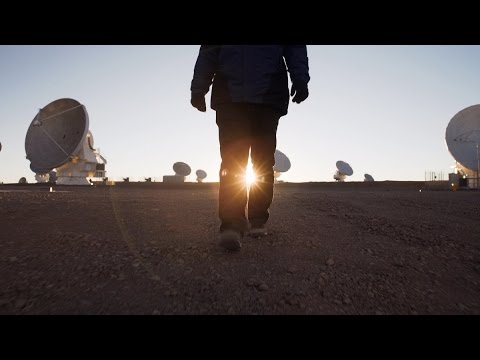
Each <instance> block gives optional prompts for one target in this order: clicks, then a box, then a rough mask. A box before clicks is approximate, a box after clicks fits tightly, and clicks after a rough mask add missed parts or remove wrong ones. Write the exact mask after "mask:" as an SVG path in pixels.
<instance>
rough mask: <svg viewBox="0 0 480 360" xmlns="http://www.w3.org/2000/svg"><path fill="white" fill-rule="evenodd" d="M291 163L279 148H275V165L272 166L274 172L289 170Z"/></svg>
mask: <svg viewBox="0 0 480 360" xmlns="http://www.w3.org/2000/svg"><path fill="white" fill-rule="evenodd" d="M291 166H292V164H291V163H290V159H289V158H288V157H287V155H285V154H284V153H283V152H281V151H280V150H278V149H277V150H275V166H274V167H273V171H274V172H281V173H284V172H287V171H288V170H290V167H291Z"/></svg>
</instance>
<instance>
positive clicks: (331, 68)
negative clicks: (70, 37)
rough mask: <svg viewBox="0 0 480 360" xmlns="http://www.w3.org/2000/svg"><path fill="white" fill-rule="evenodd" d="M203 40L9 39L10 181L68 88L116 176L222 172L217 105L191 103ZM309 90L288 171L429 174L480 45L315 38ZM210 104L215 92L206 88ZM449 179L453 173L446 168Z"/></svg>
mask: <svg viewBox="0 0 480 360" xmlns="http://www.w3.org/2000/svg"><path fill="white" fill-rule="evenodd" d="M198 50H199V45H149V46H144V45H142V46H140V45H133V46H117V45H115V46H113V45H95V46H83V45H82V46H80V45H69V46H44V45H36V46H29V45H20V46H5V45H0V104H1V106H0V142H1V144H2V150H1V152H0V182H3V183H16V182H18V180H19V179H20V177H26V178H27V180H28V181H29V182H35V180H34V175H35V174H34V173H33V172H32V171H31V170H30V168H29V165H30V163H29V161H28V160H27V159H26V158H25V135H26V132H27V129H28V127H29V125H30V123H31V121H32V120H33V118H34V117H35V115H36V113H37V112H38V110H39V108H43V107H45V106H46V105H47V104H49V103H50V102H52V101H54V100H56V99H59V98H73V99H75V100H77V101H79V102H80V103H82V104H83V105H85V107H86V109H87V112H88V115H89V120H90V131H91V132H92V134H93V137H94V140H95V146H96V147H98V148H99V149H100V152H101V154H102V155H103V156H104V157H105V158H106V159H107V162H108V163H107V165H106V170H107V176H108V177H109V179H111V180H121V179H122V178H123V177H130V180H131V181H143V180H144V178H145V177H152V180H153V181H162V177H163V175H173V174H174V171H173V168H172V166H173V164H174V163H175V162H177V161H182V162H186V163H187V164H189V165H190V167H191V169H192V173H191V174H190V175H189V176H188V177H187V181H195V180H196V176H195V171H196V170H197V169H203V170H205V171H206V172H207V174H208V176H207V178H206V180H205V181H218V171H219V167H220V161H221V160H220V152H219V143H218V128H217V125H216V123H215V112H214V111H213V110H211V109H210V108H208V109H207V112H206V113H201V112H199V111H197V110H196V109H195V108H193V107H192V106H191V105H190V84H191V80H192V76H193V68H194V65H195V61H196V58H197V55H198ZM307 51H308V57H309V66H310V77H311V80H310V83H309V92H310V96H309V98H308V99H307V100H306V101H305V102H303V103H301V104H294V103H291V104H290V107H289V113H288V114H287V115H286V116H284V117H282V118H281V119H280V122H279V126H278V131H277V148H278V149H279V150H281V151H282V152H284V153H285V154H286V155H287V156H288V157H289V158H290V160H291V163H292V167H291V169H290V170H289V171H288V172H287V173H285V174H283V175H282V176H281V177H280V179H281V180H284V181H289V182H309V181H334V179H333V174H334V173H335V170H336V167H335V163H336V161H337V160H342V161H345V162H348V163H349V164H350V165H351V167H352V169H353V175H352V176H350V177H348V178H347V179H346V181H363V179H364V174H365V173H368V174H370V175H372V176H373V177H374V179H375V180H377V181H384V180H398V181H418V180H420V181H422V180H424V179H425V171H436V172H437V173H439V172H443V173H444V174H447V173H448V172H452V168H451V166H452V165H454V159H453V157H452V156H451V155H450V153H449V151H448V149H447V146H446V143H445V130H446V127H447V125H448V123H449V121H450V120H451V118H452V117H453V116H454V115H455V114H456V113H458V112H459V111H460V110H462V109H464V108H466V107H468V106H471V105H475V104H479V103H480V87H479V84H480V67H479V66H478V64H480V46H457V45H455V46H453V45H445V46H433V45H428V46H427V45H425V46H423V45H415V46H398V45H395V46H386V45H377V46H373V45H372V46H360V45H351V46H349V45H342V46H333V45H332V46H330V45H329V46H325V45H308V46H307ZM206 100H207V106H208V105H209V102H210V92H209V93H208V94H207V97H206ZM444 176H445V179H446V176H447V175H444Z"/></svg>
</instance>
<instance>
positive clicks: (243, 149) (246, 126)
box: [217, 104, 280, 234]
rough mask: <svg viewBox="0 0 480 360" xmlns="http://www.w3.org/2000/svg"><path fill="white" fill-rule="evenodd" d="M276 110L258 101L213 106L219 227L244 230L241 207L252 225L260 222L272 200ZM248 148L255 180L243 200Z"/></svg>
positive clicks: (245, 188)
mask: <svg viewBox="0 0 480 360" xmlns="http://www.w3.org/2000/svg"><path fill="white" fill-rule="evenodd" d="M279 119H280V112H278V111H277V110H275V109H273V108H271V107H268V106H265V105H258V104H222V105H219V106H218V107H217V125H218V130H219V138H220V155H221V157H222V164H221V167H220V189H219V201H218V205H219V206H218V213H219V217H220V220H221V226H220V231H224V230H226V229H233V230H237V231H239V232H241V233H242V234H243V233H244V232H245V231H246V230H247V217H246V216H245V208H246V206H247V202H248V221H249V222H250V224H251V226H252V227H259V226H262V225H264V224H265V223H266V222H267V220H268V217H269V212H268V208H269V207H270V205H271V203H272V200H273V183H274V177H273V166H274V165H275V156H274V154H275V149H276V147H277V126H278V120H279ZM249 152H250V156H251V161H252V165H253V171H254V173H255V176H256V181H255V183H254V184H252V185H251V186H250V190H249V194H248V200H247V185H246V182H245V172H246V167H247V163H248V155H249Z"/></svg>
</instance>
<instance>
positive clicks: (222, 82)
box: [191, 45, 310, 115]
mask: <svg viewBox="0 0 480 360" xmlns="http://www.w3.org/2000/svg"><path fill="white" fill-rule="evenodd" d="M285 63H286V65H285ZM287 68H288V72H289V73H290V80H291V81H292V82H293V83H295V82H297V81H303V82H306V83H308V81H309V80H310V76H309V74H308V57H307V47H306V46H305V45H201V46H200V52H199V54H198V58H197V62H196V64H195V70H194V74H193V80H192V86H191V91H192V93H194V94H202V95H205V94H206V93H207V92H208V90H209V88H210V85H211V84H212V82H213V87H212V97H211V102H210V104H211V107H212V109H214V110H216V108H217V106H218V105H220V104H223V103H230V102H235V103H254V104H266V105H270V106H272V107H274V108H276V109H278V110H279V111H280V112H281V114H282V115H285V114H286V113H287V111H288V103H289V100H290V96H289V88H288V77H287Z"/></svg>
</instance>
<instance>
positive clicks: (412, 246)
mask: <svg viewBox="0 0 480 360" xmlns="http://www.w3.org/2000/svg"><path fill="white" fill-rule="evenodd" d="M49 190H50V189H49V186H47V185H27V186H25V185H23V186H19V185H1V186H0V274H1V277H0V314H92V315H96V314H145V315H157V314H158V315H163V314H195V315H197V314H208V315H213V314H226V315H244V314H245V315H252V314H257V315H296V314H301V315H310V314H311V315H314V314H316V315H346V314H348V315H417V314H419V315H423V314H427V315H430V314H458V315H462V314H480V216H479V215H480V191H475V190H472V191H448V190H437V189H429V188H426V187H425V184H424V183H423V182H405V183H401V182H375V183H347V182H346V183H304V184H287V183H285V184H278V185H276V186H275V198H274V201H273V204H272V207H271V216H270V221H269V224H268V230H269V231H270V233H269V235H268V236H267V237H265V238H262V239H253V238H250V237H248V236H246V237H244V238H243V240H242V244H243V247H242V249H241V251H240V252H233V253H232V252H228V251H227V250H224V249H222V248H220V247H219V246H218V245H217V232H218V227H219V220H218V218H217V199H218V195H217V191H218V185H217V184H194V183H191V184H184V185H182V186H178V185H177V186H173V185H172V186H166V184H161V183H150V184H146V183H143V184H140V183H139V184H134V183H131V184H120V183H119V184H117V185H116V186H91V187H66V186H65V187H61V186H55V187H53V189H52V190H53V191H52V192H50V191H49ZM420 190H422V191H420Z"/></svg>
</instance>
